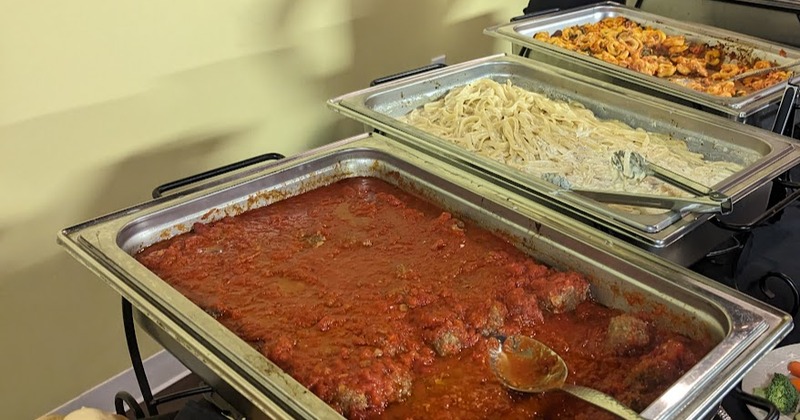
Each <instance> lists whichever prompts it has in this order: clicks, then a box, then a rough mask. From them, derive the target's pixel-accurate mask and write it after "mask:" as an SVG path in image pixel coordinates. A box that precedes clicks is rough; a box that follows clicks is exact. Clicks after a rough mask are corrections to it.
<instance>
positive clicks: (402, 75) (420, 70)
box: [369, 63, 447, 86]
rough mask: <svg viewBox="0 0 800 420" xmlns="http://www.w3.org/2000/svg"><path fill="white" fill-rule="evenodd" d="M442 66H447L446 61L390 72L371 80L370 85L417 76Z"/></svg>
mask: <svg viewBox="0 0 800 420" xmlns="http://www.w3.org/2000/svg"><path fill="white" fill-rule="evenodd" d="M442 67H447V64H445V63H431V64H428V65H426V66H422V67H417V68H415V69H411V70H406V71H401V72H400V73H395V74H390V75H388V76H383V77H379V78H377V79H375V80H373V81H371V82H369V85H370V86H375V85H380V84H383V83H387V82H391V81H394V80H398V79H404V78H406V77H411V76H416V75H418V74H422V73H425V72H427V71H431V70H436V69H440V68H442Z"/></svg>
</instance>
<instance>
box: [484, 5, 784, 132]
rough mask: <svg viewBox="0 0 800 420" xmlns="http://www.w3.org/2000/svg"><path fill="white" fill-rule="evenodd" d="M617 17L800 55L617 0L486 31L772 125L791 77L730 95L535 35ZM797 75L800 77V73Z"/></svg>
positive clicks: (736, 45)
mask: <svg viewBox="0 0 800 420" xmlns="http://www.w3.org/2000/svg"><path fill="white" fill-rule="evenodd" d="M616 16H622V17H625V18H628V19H630V20H633V21H635V22H637V23H639V24H641V25H644V26H650V27H653V28H655V29H660V30H662V31H664V32H665V33H667V34H669V35H684V36H685V37H686V39H687V41H693V42H698V43H701V44H702V43H708V44H710V45H716V44H722V45H724V46H725V52H726V53H737V54H743V53H744V54H747V55H748V56H753V57H759V58H761V59H767V60H771V61H775V62H777V63H778V64H786V63H789V62H792V61H794V60H797V59H798V58H800V50H798V49H796V48H792V47H789V46H784V45H778V44H775V43H771V42H769V41H765V40H761V39H758V38H755V37H752V36H748V35H745V34H740V33H736V32H731V31H727V30H724V29H719V28H715V27H712V26H706V25H701V24H698V23H693V22H681V21H678V20H674V19H669V18H666V17H663V16H659V15H654V14H652V13H647V12H644V11H642V10H639V9H633V8H629V7H625V6H623V5H620V4H618V3H613V2H606V3H599V4H596V5H592V6H586V7H580V8H576V9H569V10H565V11H561V12H556V13H551V14H545V15H541V16H535V17H530V18H525V19H519V20H515V21H513V22H511V23H507V24H502V25H496V26H492V27H489V28H486V30H485V31H484V33H485V34H487V35H490V36H493V37H497V38H500V39H505V40H508V41H510V42H511V43H512V45H513V46H515V47H517V48H524V54H525V55H526V57H528V58H531V59H533V60H536V61H540V62H545V63H549V64H552V65H555V66H557V67H559V68H563V69H567V70H570V71H574V72H577V73H582V74H585V75H588V76H591V77H594V78H598V79H600V80H605V81H607V82H611V83H614V84H618V85H621V86H624V87H627V88H631V89H635V90H639V91H642V92H645V93H648V94H650V95H654V96H658V97H662V98H665V99H669V100H671V101H674V102H677V103H681V104H683V105H688V106H693V107H695V108H698V109H703V110H705V111H708V112H711V113H714V114H718V115H722V116H725V117H727V118H730V119H734V120H736V121H739V122H744V123H746V124H749V125H754V126H757V127H760V128H766V129H769V128H771V127H772V123H773V121H774V117H775V111H777V109H778V104H779V102H780V99H781V93H782V92H783V90H784V88H785V87H786V85H787V82H786V81H784V82H782V83H779V84H776V85H773V86H770V87H768V88H765V89H761V90H758V91H755V92H753V93H751V94H748V95H745V96H740V97H736V98H725V97H720V96H715V95H711V94H707V93H704V92H698V91H695V90H693V89H690V88H688V87H684V86H680V85H678V84H675V83H672V82H670V81H668V80H665V79H662V78H658V77H656V76H650V75H646V74H642V73H639V72H636V71H633V70H630V69H627V68H624V67H621V66H617V65H615V64H611V63H607V62H605V61H603V60H601V59H598V58H595V57H592V56H590V55H586V54H580V53H577V52H574V51H569V50H567V49H564V48H560V47H557V46H555V45H551V44H548V43H546V42H542V41H538V40H535V39H533V36H534V35H535V34H536V33H538V32H548V33H551V34H552V33H553V32H555V31H557V30H560V29H564V28H567V27H570V26H573V25H585V24H589V23H595V22H599V21H601V20H602V19H605V18H609V17H616ZM795 79H796V80H800V78H797V77H796V78H795Z"/></svg>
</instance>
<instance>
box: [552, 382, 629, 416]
mask: <svg viewBox="0 0 800 420" xmlns="http://www.w3.org/2000/svg"><path fill="white" fill-rule="evenodd" d="M561 389H562V390H563V391H565V392H568V393H570V394H572V395H574V396H576V397H578V398H580V399H582V400H584V401H587V402H590V403H592V404H594V405H596V406H598V407H600V408H603V409H605V410H607V411H609V412H611V413H613V414H616V415H618V416H619V417H621V418H623V419H626V420H633V419H637V420H638V419H642V418H643V417H642V416H640V415H639V413H637V412H635V411H633V410H631V409H630V408H628V407H626V406H625V405H623V404H622V403H621V402H619V401H617V400H616V399H615V398H614V397H612V396H610V395H608V394H605V393H602V392H600V391H598V390H596V389H592V388H587V387H585V386H580V385H570V384H564V385H563V386H562V387H561Z"/></svg>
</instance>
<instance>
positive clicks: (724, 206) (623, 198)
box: [568, 189, 732, 214]
mask: <svg viewBox="0 0 800 420" xmlns="http://www.w3.org/2000/svg"><path fill="white" fill-rule="evenodd" d="M568 191H570V192H574V193H577V194H580V195H582V196H584V197H586V198H590V199H592V200H595V201H599V202H602V203H608V204H622V205H626V206H636V207H649V208H656V209H667V210H673V211H687V212H692V213H719V214H729V213H730V212H731V209H732V207H731V205H730V198H727V197H725V196H722V197H723V198H722V199H721V200H713V199H711V198H708V197H668V196H665V195H654V194H637V193H627V192H612V191H598V190H582V189H569V190H568Z"/></svg>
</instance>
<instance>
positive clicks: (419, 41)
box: [263, 0, 527, 146]
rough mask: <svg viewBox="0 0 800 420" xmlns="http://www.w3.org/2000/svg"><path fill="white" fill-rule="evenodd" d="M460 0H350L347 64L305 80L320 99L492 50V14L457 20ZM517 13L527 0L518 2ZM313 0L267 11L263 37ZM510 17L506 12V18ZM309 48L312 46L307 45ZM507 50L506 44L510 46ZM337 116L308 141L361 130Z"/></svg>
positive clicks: (295, 63)
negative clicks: (440, 59)
mask: <svg viewBox="0 0 800 420" xmlns="http://www.w3.org/2000/svg"><path fill="white" fill-rule="evenodd" d="M465 3H466V2H465V1H460V0H448V1H435V2H431V1H427V0H407V1H393V0H379V1H371V2H362V1H354V0H353V1H350V6H349V7H350V10H351V13H350V15H351V16H353V19H352V20H351V21H349V22H348V24H349V26H350V28H349V33H350V35H351V36H350V39H348V40H347V42H349V43H351V45H352V48H351V52H352V56H351V57H350V58H349V60H350V62H351V65H350V66H349V67H347V68H346V69H343V70H342V71H340V72H337V73H335V74H331V75H327V76H326V77H323V78H315V79H314V80H309V82H310V83H313V84H315V85H318V86H319V90H318V92H319V100H320V103H324V101H325V100H327V99H330V98H333V97H336V96H339V95H342V94H344V93H347V92H352V91H356V90H359V89H363V88H366V87H368V86H369V84H370V82H371V81H372V80H374V79H377V78H379V77H383V76H387V75H392V74H396V73H399V72H402V71H405V70H410V69H414V68H418V67H421V66H424V65H427V64H429V63H430V62H431V60H432V59H433V58H435V57H438V56H440V55H443V54H446V57H447V63H448V64H453V63H458V62H462V61H466V60H469V59H473V58H478V57H483V56H486V55H490V54H493V53H495V52H496V51H495V50H496V48H495V41H494V39H493V38H491V37H489V36H487V35H484V34H483V29H484V28H486V27H489V26H492V25H494V24H497V23H502V22H499V21H497V16H495V15H492V14H482V15H477V16H470V17H469V18H468V19H467V20H458V19H456V18H453V16H459V8H460V7H463V6H464V5H465ZM517 3H519V4H518V8H516V9H518V12H519V13H521V11H522V8H523V7H524V6H525V5H526V4H527V2H525V1H519V2H517ZM311 4H316V2H314V1H310V0H305V1H294V0H292V1H286V2H285V3H284V7H283V13H281V14H280V15H276V16H272V20H270V21H269V24H267V25H264V27H263V29H264V36H265V37H268V38H269V37H278V36H281V34H282V33H285V32H287V31H288V30H289V26H290V25H291V24H292V23H291V22H292V19H291V18H289V17H290V16H293V15H295V14H296V13H297V11H298V10H301V9H302V10H307V9H308V8H310V7H311V6H310V5H311ZM510 17H511V16H508V18H510ZM311 48H314V46H313V45H312V46H311ZM509 50H510V46H509ZM294 52H295V54H290V57H287V60H286V61H284V62H283V64H285V65H287V66H288V67H289V68H291V67H295V70H296V71H297V72H298V73H300V74H302V73H303V72H304V63H303V62H302V59H301V58H300V57H299V56H298V55H297V50H295V51H294ZM343 119H344V117H341V116H338V117H337V121H335V122H333V123H332V124H328V125H326V126H324V127H321V128H320V130H319V132H318V133H317V134H316V135H315V136H314V138H313V140H312V143H311V145H312V146H318V145H321V144H325V143H328V142H330V141H332V140H336V139H339V138H343V137H347V136H351V135H353V134H355V133H356V132H360V131H363V127H361V126H360V124H356V123H353V122H352V121H342V120H343Z"/></svg>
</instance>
